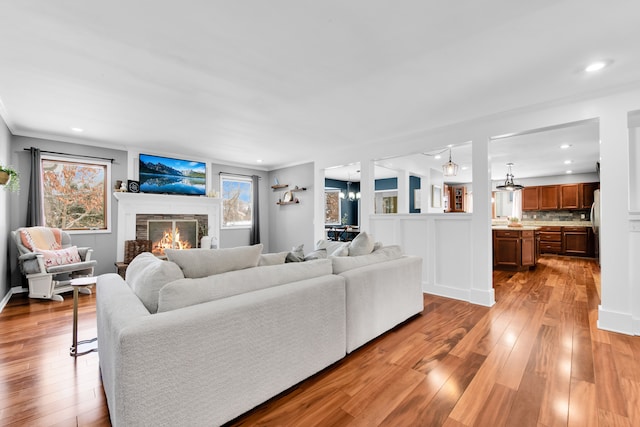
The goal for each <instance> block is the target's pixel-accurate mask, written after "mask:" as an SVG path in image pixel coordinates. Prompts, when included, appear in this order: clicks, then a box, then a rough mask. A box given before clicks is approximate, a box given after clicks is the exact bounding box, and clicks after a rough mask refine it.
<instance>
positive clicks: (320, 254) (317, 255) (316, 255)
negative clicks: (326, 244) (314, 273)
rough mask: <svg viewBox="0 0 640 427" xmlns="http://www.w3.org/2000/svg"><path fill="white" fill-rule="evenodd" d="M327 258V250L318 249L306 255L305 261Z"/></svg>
mask: <svg viewBox="0 0 640 427" xmlns="http://www.w3.org/2000/svg"><path fill="white" fill-rule="evenodd" d="M326 258H327V250H326V249H316V250H315V251H313V252H309V253H308V254H307V255H305V257H304V260H305V261H312V260H314V259H326Z"/></svg>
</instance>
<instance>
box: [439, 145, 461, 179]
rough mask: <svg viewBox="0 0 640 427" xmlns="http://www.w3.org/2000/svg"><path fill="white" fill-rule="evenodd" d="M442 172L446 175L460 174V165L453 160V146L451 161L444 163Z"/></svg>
mask: <svg viewBox="0 0 640 427" xmlns="http://www.w3.org/2000/svg"><path fill="white" fill-rule="evenodd" d="M442 173H443V174H444V176H456V175H457V174H458V165H457V164H455V163H453V162H452V161H451V147H449V161H448V162H447V163H445V164H444V165H442Z"/></svg>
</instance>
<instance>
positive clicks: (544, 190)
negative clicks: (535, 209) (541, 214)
mask: <svg viewBox="0 0 640 427" xmlns="http://www.w3.org/2000/svg"><path fill="white" fill-rule="evenodd" d="M559 193H560V186H558V185H543V186H541V187H538V194H539V205H540V210H542V211H548V210H553V209H558V208H559V207H560V195H559Z"/></svg>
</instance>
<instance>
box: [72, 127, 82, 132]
mask: <svg viewBox="0 0 640 427" xmlns="http://www.w3.org/2000/svg"><path fill="white" fill-rule="evenodd" d="M71 130H72V131H74V132H84V129H82V128H71Z"/></svg>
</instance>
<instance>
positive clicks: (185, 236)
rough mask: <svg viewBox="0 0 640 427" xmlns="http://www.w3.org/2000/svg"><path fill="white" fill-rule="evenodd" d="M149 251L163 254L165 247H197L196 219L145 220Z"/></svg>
mask: <svg viewBox="0 0 640 427" xmlns="http://www.w3.org/2000/svg"><path fill="white" fill-rule="evenodd" d="M147 232H148V239H149V240H151V252H152V253H153V254H154V255H156V256H163V255H164V250H165V249H190V248H196V247H198V221H197V220H180V221H167V220H150V221H148V222H147Z"/></svg>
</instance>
